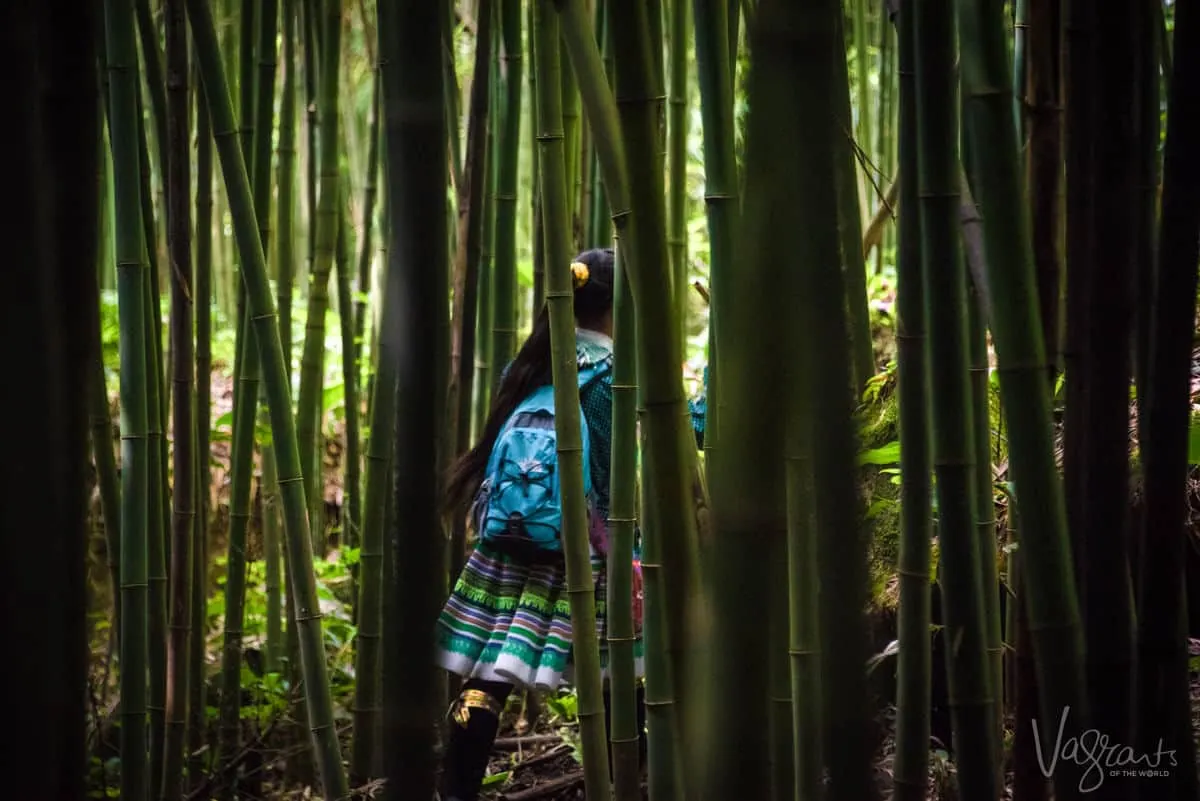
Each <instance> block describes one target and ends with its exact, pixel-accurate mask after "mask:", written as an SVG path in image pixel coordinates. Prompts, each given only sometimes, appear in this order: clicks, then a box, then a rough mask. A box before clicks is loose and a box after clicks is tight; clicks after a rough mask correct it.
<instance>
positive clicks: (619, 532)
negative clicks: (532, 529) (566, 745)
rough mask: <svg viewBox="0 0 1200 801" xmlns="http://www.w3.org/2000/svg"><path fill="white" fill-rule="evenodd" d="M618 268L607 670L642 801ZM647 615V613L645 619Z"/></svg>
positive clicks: (628, 313)
mask: <svg viewBox="0 0 1200 801" xmlns="http://www.w3.org/2000/svg"><path fill="white" fill-rule="evenodd" d="M614 253H615V263H614V267H613V272H614V276H615V278H614V282H615V285H614V287H613V384H612V394H613V401H612V432H613V434H612V438H613V441H612V457H611V459H612V468H611V471H610V473H609V485H610V491H609V499H610V503H611V506H610V508H609V517H608V526H609V535H610V542H611V549H610V550H609V555H608V598H607V604H608V669H609V686H610V691H611V694H612V721H611V728H610V731H609V743H610V746H609V747H610V750H611V752H612V763H613V799H614V801H639V800H640V799H641V781H640V777H639V775H638V774H639V772H640V771H639V764H638V762H639V754H638V750H639V749H638V741H639V740H640V739H641V738H640V736H639V735H640V734H641V732H639V731H638V730H637V709H636V703H637V696H636V686H635V685H636V677H635V667H634V664H635V663H634V647H635V643H636V639H637V638H636V637H635V631H634V620H633V605H632V603H631V601H632V595H633V566H632V561H633V553H634V526H635V525H636V523H637V519H636V518H637V497H636V495H637V408H636V406H637V362H636V361H635V359H636V354H637V350H636V347H637V343H636V342H635V341H634V339H633V338H634V336H636V333H637V332H636V329H635V328H634V325H635V321H634V309H633V296H632V294H631V293H630V290H629V281H628V279H627V278H626V276H625V273H624V265H623V264H622V263H621V249H620V244H619V243H618V247H616V248H614ZM643 617H644V615H643Z"/></svg>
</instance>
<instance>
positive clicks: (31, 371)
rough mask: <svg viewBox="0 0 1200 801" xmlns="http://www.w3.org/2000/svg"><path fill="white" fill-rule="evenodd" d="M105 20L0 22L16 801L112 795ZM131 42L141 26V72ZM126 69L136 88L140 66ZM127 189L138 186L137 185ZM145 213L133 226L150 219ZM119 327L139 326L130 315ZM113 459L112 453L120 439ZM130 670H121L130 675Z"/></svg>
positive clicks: (46, 17) (123, 63) (33, 16)
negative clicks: (100, 625)
mask: <svg viewBox="0 0 1200 801" xmlns="http://www.w3.org/2000/svg"><path fill="white" fill-rule="evenodd" d="M102 7H103V6H102V4H100V3H87V4H76V3H72V2H48V3H29V4H25V3H10V4H5V6H4V8H3V11H2V12H0V16H2V24H3V30H4V32H5V48H4V49H5V55H6V59H7V60H8V64H9V75H10V79H9V81H8V86H7V87H6V88H7V89H8V91H7V92H6V96H7V100H8V102H10V103H12V104H13V105H12V111H11V112H10V115H11V116H10V123H9V125H8V126H7V127H8V129H9V133H10V134H11V135H13V140H12V148H13V150H12V154H13V159H12V164H11V167H10V169H8V170H7V171H6V173H7V174H6V181H7V184H8V186H9V189H10V191H11V192H12V193H13V199H14V200H17V199H18V198H19V200H17V202H15V203H13V205H12V206H11V207H10V211H9V213H8V214H6V215H5V222H4V225H5V233H6V240H7V241H8V244H9V246H8V248H7V249H6V250H7V254H6V255H7V257H8V261H9V264H10V265H12V274H11V275H10V276H9V281H8V282H7V288H6V292H5V297H4V300H3V301H2V305H3V315H2V319H3V321H4V322H3V329H4V337H5V342H6V352H5V356H6V359H5V362H6V364H8V365H9V367H10V368H11V369H12V370H14V371H15V372H14V373H13V375H14V376H20V378H19V379H18V380H17V381H16V382H15V383H13V384H12V388H13V391H12V392H11V393H10V397H8V398H6V402H5V408H6V410H8V413H9V414H10V415H12V417H11V418H10V419H11V420H12V422H13V425H12V427H11V429H10V432H9V433H10V436H13V437H14V441H13V445H12V447H13V449H14V453H16V452H19V453H20V454H21V456H20V458H11V459H8V460H6V463H5V466H4V468H3V469H2V472H3V481H4V486H6V487H8V488H9V490H10V491H11V493H12V495H11V502H10V503H8V504H5V507H6V508H5V509H4V510H3V511H0V531H3V532H4V534H5V539H6V541H8V542H11V543H13V544H14V545H16V544H17V543H26V544H28V545H29V546H30V548H29V550H28V552H27V553H28V556H26V557H19V556H16V555H15V553H14V557H13V558H11V559H8V560H6V564H5V566H4V571H3V579H2V584H3V586H4V588H5V589H4V593H5V607H6V608H7V609H11V610H13V614H12V616H11V625H12V629H11V632H12V636H13V638H14V640H13V641H14V642H20V643H21V646H20V648H21V649H22V652H21V653H17V652H16V651H15V650H14V652H13V658H12V659H10V660H9V661H8V664H7V665H6V667H5V682H4V706H5V708H6V709H7V710H8V711H9V714H10V715H12V716H13V717H14V719H19V720H21V721H23V725H22V726H21V731H20V733H19V734H18V735H16V736H14V737H13V738H12V739H11V741H10V745H9V746H8V747H7V748H6V749H5V757H4V760H5V764H6V765H7V766H10V768H11V770H10V777H9V781H8V782H6V786H7V792H9V793H11V794H12V795H13V796H14V797H17V798H72V799H77V798H85V797H87V794H88V793H89V792H93V791H95V790H96V789H98V788H97V786H96V784H95V783H94V782H92V781H88V779H89V776H88V772H87V769H86V767H85V766H86V765H87V764H88V760H89V758H90V756H91V754H92V753H94V751H92V750H91V749H92V747H94V744H95V739H93V738H92V737H91V735H94V734H95V728H93V727H92V726H91V725H89V711H90V710H94V707H89V704H88V694H87V692H86V691H85V687H86V686H87V683H88V681H89V678H90V677H91V675H94V674H93V673H92V672H91V671H89V666H90V665H91V664H92V660H91V659H90V656H91V655H90V654H89V649H88V647H87V644H88V642H89V636H90V635H93V634H95V633H96V632H95V627H94V626H93V625H91V624H90V619H89V612H90V611H91V610H92V609H93V607H92V604H93V603H94V602H95V601H96V600H99V599H97V598H95V597H94V595H93V594H92V593H90V592H89V589H90V587H89V579H90V578H91V576H90V571H89V570H88V567H89V565H88V553H89V546H90V545H91V543H90V542H89V534H90V530H89V529H90V525H89V524H90V522H91V521H90V519H89V517H90V516H89V514H88V511H89V510H88V506H89V503H88V501H89V498H88V496H87V495H86V494H85V492H84V491H83V488H84V487H85V486H86V485H87V484H88V483H89V481H90V477H89V475H88V474H89V472H90V471H89V469H88V465H87V452H86V450H87V444H86V438H87V427H86V426H87V417H86V409H87V405H86V402H85V398H86V395H85V388H86V385H87V383H88V367H89V365H88V364H87V362H86V361H85V359H86V356H87V348H86V347H85V345H86V342H87V339H88V337H89V335H90V332H89V328H90V327H91V325H90V321H91V320H93V319H94V317H92V316H91V315H92V313H91V312H89V311H87V310H85V306H86V305H89V304H95V305H94V308H95V309H96V313H98V310H99V303H98V298H96V297H93V296H91V294H90V292H89V289H90V286H91V285H93V284H92V282H93V281H94V278H92V276H94V275H95V272H96V265H97V246H98V242H97V238H98V237H97V227H98V226H97V222H98V219H97V217H98V206H97V195H96V193H95V184H94V183H93V181H94V180H95V178H96V170H97V167H98V166H99V163H98V162H97V143H98V138H99V133H100V132H99V125H100V115H99V114H98V111H99V105H98V103H97V86H98V81H97V53H96V48H97V42H96V40H97V39H99V38H101V37H102V34H103V32H102V30H101V28H100V25H101V20H100V16H99V11H100V9H101V8H102ZM64 20H69V21H70V25H69V27H68V26H66V25H64ZM132 35H133V31H132V21H130V22H129V26H128V41H129V43H130V47H129V49H128V50H127V51H126V52H127V53H128V54H129V56H130V57H133V51H132V41H133V40H132ZM122 36H124V34H122ZM115 55H121V54H120V52H119V51H118V52H117V53H116V54H115ZM114 63H115V64H116V65H117V66H119V67H125V68H128V69H129V70H130V71H131V72H132V75H133V77H134V78H135V79H136V71H134V70H133V65H132V63H131V61H130V60H125V59H123V58H122V59H121V60H117V59H114ZM132 86H134V87H135V88H134V89H133V91H136V84H132ZM124 110H126V111H127V110H128V107H125V108H124ZM126 116H127V117H132V115H131V114H130V115H126ZM131 122H132V120H130V122H129V123H125V125H124V126H123V127H124V129H125V130H128V125H129V124H130V123H131ZM132 141H133V142H134V144H136V140H132ZM133 152H134V153H136V150H133ZM125 166H126V165H124V164H123V165H122V167H125ZM133 167H134V169H136V163H135V164H133ZM126 178H127V179H133V178H136V174H133V175H129V174H128V171H127V175H126ZM133 200H134V203H133V205H132V207H128V212H129V213H130V214H136V213H137V202H136V200H137V199H136V197H134V198H133ZM134 220H136V217H134ZM133 230H136V226H135V227H134V229H133ZM133 241H136V240H133ZM134 266H137V262H136V260H135V261H134ZM119 313H120V315H121V317H122V318H124V317H125V313H126V309H125V307H124V305H123V304H122V306H121V308H120V309H119ZM139 319H140V318H139ZM122 322H128V321H127V320H124V319H122ZM139 324H140V323H139ZM124 354H125V350H124V349H123V348H122V350H121V355H122V356H124ZM137 391H139V392H140V391H141V388H140V387H139V388H137ZM106 444H107V447H109V448H110V449H111V447H112V442H111V434H110V437H109V439H107V440H106ZM125 464H126V465H127V466H128V462H126V463H125ZM127 469H128V467H127ZM31 517H32V518H33V519H32V520H31ZM33 521H36V522H33ZM31 523H33V525H32V526H31V525H30V524H31ZM34 554H36V556H35V555H34ZM18 610H19V611H18ZM93 641H94V640H93ZM25 649H28V651H25ZM35 654H36V656H34V655H35ZM127 669H128V667H127V663H122V665H121V673H122V674H124V673H125V672H126V670H127ZM137 678H138V680H139V681H140V680H141V678H142V676H141V674H137ZM122 711H123V710H122ZM93 720H94V718H93ZM134 720H138V719H136V718H135V719H134ZM139 722H140V721H139Z"/></svg>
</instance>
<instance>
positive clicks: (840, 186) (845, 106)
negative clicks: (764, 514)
mask: <svg viewBox="0 0 1200 801" xmlns="http://www.w3.org/2000/svg"><path fill="white" fill-rule="evenodd" d="M837 25H838V32H839V36H842V34H841V31H842V27H843V21H842V17H841V15H838V17H837ZM838 41H839V42H840V41H842V39H841V38H839V39H838ZM833 75H834V80H833V82H832V83H831V84H830V91H832V92H833V94H834V104H835V105H834V109H835V111H836V114H835V115H834V118H833V120H834V121H833V123H832V124H833V125H834V133H835V136H836V141H835V144H836V146H837V154H838V155H837V161H836V162H835V163H834V167H835V169H836V175H837V194H836V197H837V209H838V231H839V233H840V238H841V248H842V270H843V271H844V272H845V275H846V278H845V282H846V303H847V310H848V314H849V320H850V323H849V327H848V328H847V329H846V330H847V332H848V336H849V337H850V341H851V343H853V344H852V353H853V354H854V379H853V380H854V386H856V387H858V388H859V389H861V388H862V387H863V386H865V385H866V382H867V379H869V378H870V377H871V376H873V375H875V349H874V345H873V343H872V340H871V315H870V309H869V307H868V305H867V272H866V265H865V263H864V261H863V259H862V258H861V253H862V210H861V206H860V199H859V181H858V166H857V165H858V159H857V156H856V154H855V141H854V135H853V131H854V127H853V122H852V120H853V117H852V114H851V108H850V73H849V68H848V66H847V64H846V59H845V56H844V53H843V52H842V49H841V48H838V50H837V51H836V52H835V53H834V72H833ZM863 141H869V140H863Z"/></svg>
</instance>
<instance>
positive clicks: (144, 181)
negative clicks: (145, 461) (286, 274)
mask: <svg viewBox="0 0 1200 801" xmlns="http://www.w3.org/2000/svg"><path fill="white" fill-rule="evenodd" d="M139 105H140V104H139ZM138 161H139V167H140V169H139V175H140V179H141V192H140V199H141V204H142V236H143V247H144V248H145V249H146V261H147V264H148V272H147V274H146V278H147V281H146V283H145V290H144V291H145V295H146V298H145V306H144V309H145V322H144V325H145V326H146V339H145V342H146V372H147V376H146V377H147V379H148V381H147V384H146V409H147V413H148V416H147V436H148V438H149V442H150V494H149V497H148V503H149V511H148V513H147V519H148V520H149V525H148V528H147V535H146V555H147V559H148V563H147V571H148V572H147V580H148V583H149V587H150V618H149V629H148V635H147V636H148V637H149V643H150V651H149V663H148V666H149V674H150V675H149V679H150V689H149V696H148V698H147V702H146V708H147V710H148V711H149V712H150V790H151V791H154V790H155V789H156V788H158V787H159V786H160V785H161V783H162V756H163V733H164V726H165V715H166V695H167V559H168V558H169V557H168V554H167V552H166V551H167V547H166V546H167V543H166V537H167V531H168V530H169V528H170V527H169V526H166V525H164V524H163V523H164V520H166V519H167V515H166V512H167V510H168V506H167V504H166V503H165V502H164V496H165V494H166V492H167V480H166V453H165V450H166V437H164V436H163V418H164V417H165V414H164V411H163V408H162V399H163V391H162V370H163V361H162V310H161V306H160V300H161V298H162V294H161V293H160V292H159V287H158V264H157V259H156V258H155V247H156V241H155V240H156V234H155V226H154V208H153V195H152V192H151V189H150V149H149V145H148V142H147V137H146V127H145V125H142V126H140V127H139V128H138Z"/></svg>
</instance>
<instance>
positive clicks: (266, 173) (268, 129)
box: [251, 0, 279, 261]
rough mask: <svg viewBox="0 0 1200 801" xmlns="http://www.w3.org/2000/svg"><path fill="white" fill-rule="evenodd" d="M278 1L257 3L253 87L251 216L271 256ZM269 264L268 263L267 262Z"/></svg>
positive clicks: (265, 251) (265, 0) (260, 0)
mask: <svg viewBox="0 0 1200 801" xmlns="http://www.w3.org/2000/svg"><path fill="white" fill-rule="evenodd" d="M278 7H279V5H278V0H258V8H257V10H256V15H258V19H257V20H256V21H257V23H258V46H257V48H256V52H255V55H256V56H257V57H258V76H257V79H256V81H255V86H254V100H255V111H254V157H253V160H252V163H253V165H254V173H253V176H252V178H251V184H252V186H253V189H254V213H255V214H256V215H257V216H258V231H259V239H261V240H262V245H263V252H264V253H270V252H271V243H270V236H269V234H270V231H271V195H272V192H271V144H272V134H273V133H274V130H273V127H274V124H275V67H276V47H275V38H276V35H277V33H278V21H279V12H278ZM268 261H269V260H268Z"/></svg>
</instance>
